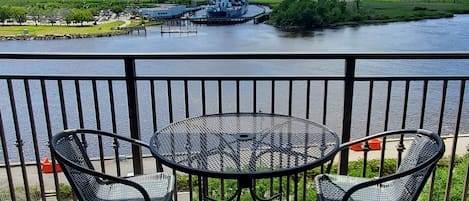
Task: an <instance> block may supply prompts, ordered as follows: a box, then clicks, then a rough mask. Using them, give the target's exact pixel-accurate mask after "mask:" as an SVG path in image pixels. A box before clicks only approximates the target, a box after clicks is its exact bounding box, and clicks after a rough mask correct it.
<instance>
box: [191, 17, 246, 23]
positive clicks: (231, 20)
mask: <svg viewBox="0 0 469 201" xmlns="http://www.w3.org/2000/svg"><path fill="white" fill-rule="evenodd" d="M251 19H252V17H238V18H207V17H201V18H190V21H191V22H192V23H194V24H238V23H243V22H247V21H249V20H251Z"/></svg>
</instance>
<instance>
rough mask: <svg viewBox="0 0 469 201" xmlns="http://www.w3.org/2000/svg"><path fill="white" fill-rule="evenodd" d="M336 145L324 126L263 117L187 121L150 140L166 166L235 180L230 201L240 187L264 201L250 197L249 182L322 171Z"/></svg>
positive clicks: (220, 116)
mask: <svg viewBox="0 0 469 201" xmlns="http://www.w3.org/2000/svg"><path fill="white" fill-rule="evenodd" d="M338 146H339V138H338V136H337V135H336V134H335V133H334V132H332V131H330V130H329V129H328V128H326V127H325V126H324V125H321V124H318V123H314V122H312V121H309V120H306V119H301V118H297V117H292V116H286V115H279V114H264V113H224V114H214V115H205V116H199V117H193V118H188V119H185V120H182V121H178V122H175V123H172V124H169V125H168V126H166V127H165V128H163V129H161V130H160V131H158V132H156V133H155V134H154V135H153V136H152V138H151V140H150V150H151V153H152V155H153V156H154V157H155V158H157V159H158V160H159V162H161V163H162V164H164V165H166V166H168V167H171V168H174V169H176V170H179V171H182V172H186V173H190V174H193V175H199V176H203V177H215V178H224V179H237V180H238V190H237V191H236V193H235V194H234V195H233V196H232V197H231V198H229V199H228V200H232V199H234V198H235V197H239V195H240V194H241V189H242V188H249V190H250V191H251V196H252V198H253V200H264V199H263V198H259V197H258V196H257V195H256V194H255V193H254V189H253V186H252V183H253V182H252V180H253V179H260V178H271V177H278V176H286V175H291V174H295V173H299V172H302V171H305V170H308V169H312V168H314V167H317V166H320V165H321V164H324V163H325V162H327V161H328V160H330V159H331V158H332V157H333V156H334V154H335V153H336V152H337V151H338ZM277 196H279V194H277V195H275V196H272V197H271V198H275V197H277ZM269 199H270V198H269Z"/></svg>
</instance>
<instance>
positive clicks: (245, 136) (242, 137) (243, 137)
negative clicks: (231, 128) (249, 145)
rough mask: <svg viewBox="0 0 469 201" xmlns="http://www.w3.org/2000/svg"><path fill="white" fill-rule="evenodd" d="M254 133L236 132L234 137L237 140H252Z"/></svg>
mask: <svg viewBox="0 0 469 201" xmlns="http://www.w3.org/2000/svg"><path fill="white" fill-rule="evenodd" d="M255 136H256V135H255V134H253V133H238V134H236V135H234V138H236V139H237V140H243V141H245V140H252V139H253V138H254V137H255Z"/></svg>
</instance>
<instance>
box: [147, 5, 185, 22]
mask: <svg viewBox="0 0 469 201" xmlns="http://www.w3.org/2000/svg"><path fill="white" fill-rule="evenodd" d="M139 12H140V13H141V14H142V15H143V16H146V17H148V18H151V19H167V18H175V17H179V16H181V15H182V14H184V12H186V6H185V5H175V4H159V7H156V8H141V9H139Z"/></svg>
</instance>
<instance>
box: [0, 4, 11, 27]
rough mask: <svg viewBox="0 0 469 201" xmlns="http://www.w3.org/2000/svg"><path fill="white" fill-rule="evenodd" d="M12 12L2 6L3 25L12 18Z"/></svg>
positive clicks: (0, 18)
mask: <svg viewBox="0 0 469 201" xmlns="http://www.w3.org/2000/svg"><path fill="white" fill-rule="evenodd" d="M10 16H11V12H10V8H9V7H6V6H1V7H0V21H1V22H2V25H3V24H4V23H5V20H7V19H8V18H10Z"/></svg>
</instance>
